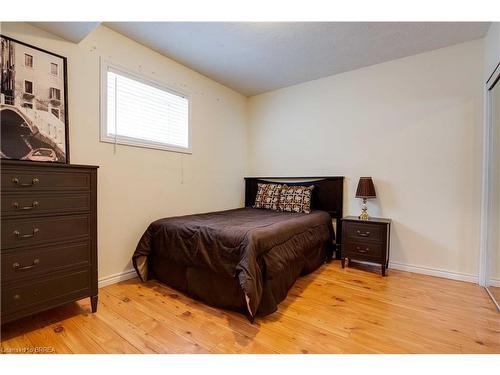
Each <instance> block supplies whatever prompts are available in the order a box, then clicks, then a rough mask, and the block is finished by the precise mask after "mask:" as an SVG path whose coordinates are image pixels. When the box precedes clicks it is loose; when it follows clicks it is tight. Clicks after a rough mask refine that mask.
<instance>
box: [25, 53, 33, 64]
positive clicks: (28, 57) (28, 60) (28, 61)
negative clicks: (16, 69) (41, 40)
mask: <svg viewBox="0 0 500 375" xmlns="http://www.w3.org/2000/svg"><path fill="white" fill-rule="evenodd" d="M24 66H27V67H29V68H33V56H31V55H28V54H27V53H25V54H24Z"/></svg>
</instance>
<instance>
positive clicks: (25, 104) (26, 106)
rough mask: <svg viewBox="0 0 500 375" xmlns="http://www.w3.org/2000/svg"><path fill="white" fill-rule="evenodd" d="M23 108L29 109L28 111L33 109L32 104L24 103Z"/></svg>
mask: <svg viewBox="0 0 500 375" xmlns="http://www.w3.org/2000/svg"><path fill="white" fill-rule="evenodd" d="M23 107H24V108H30V109H33V103H30V102H24V103H23Z"/></svg>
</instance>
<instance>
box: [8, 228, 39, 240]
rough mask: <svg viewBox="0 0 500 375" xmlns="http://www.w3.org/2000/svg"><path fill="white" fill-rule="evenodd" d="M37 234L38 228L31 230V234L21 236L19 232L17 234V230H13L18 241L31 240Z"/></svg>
mask: <svg viewBox="0 0 500 375" xmlns="http://www.w3.org/2000/svg"><path fill="white" fill-rule="evenodd" d="M38 232H40V230H39V229H38V228H33V232H32V233H28V234H21V232H19V231H18V230H15V231H14V235H15V236H16V237H17V238H19V239H23V238H32V237H35V234H37V233H38Z"/></svg>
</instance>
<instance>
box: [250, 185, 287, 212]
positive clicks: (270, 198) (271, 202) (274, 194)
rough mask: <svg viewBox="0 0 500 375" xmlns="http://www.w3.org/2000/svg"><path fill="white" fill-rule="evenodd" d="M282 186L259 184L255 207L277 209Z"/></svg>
mask: <svg viewBox="0 0 500 375" xmlns="http://www.w3.org/2000/svg"><path fill="white" fill-rule="evenodd" d="M281 186H282V185H278V184H261V183H259V184H257V195H256V196H255V204H254V205H253V207H254V208H266V209H268V210H277V209H278V202H279V198H280V193H281Z"/></svg>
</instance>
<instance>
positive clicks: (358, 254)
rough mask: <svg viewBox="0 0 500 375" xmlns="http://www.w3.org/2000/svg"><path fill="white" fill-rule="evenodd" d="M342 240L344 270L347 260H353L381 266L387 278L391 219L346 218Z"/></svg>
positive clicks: (344, 219)
mask: <svg viewBox="0 0 500 375" xmlns="http://www.w3.org/2000/svg"><path fill="white" fill-rule="evenodd" d="M342 239H343V243H342V268H344V267H345V260H346V259H347V260H348V261H350V260H351V258H352V259H356V260H361V261H365V262H371V263H377V264H380V265H381V266H382V276H385V270H386V268H387V267H388V265H389V245H390V239H391V219H384V218H378V217H371V218H370V219H369V220H360V219H359V218H358V217H357V216H346V217H344V218H343V219H342Z"/></svg>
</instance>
